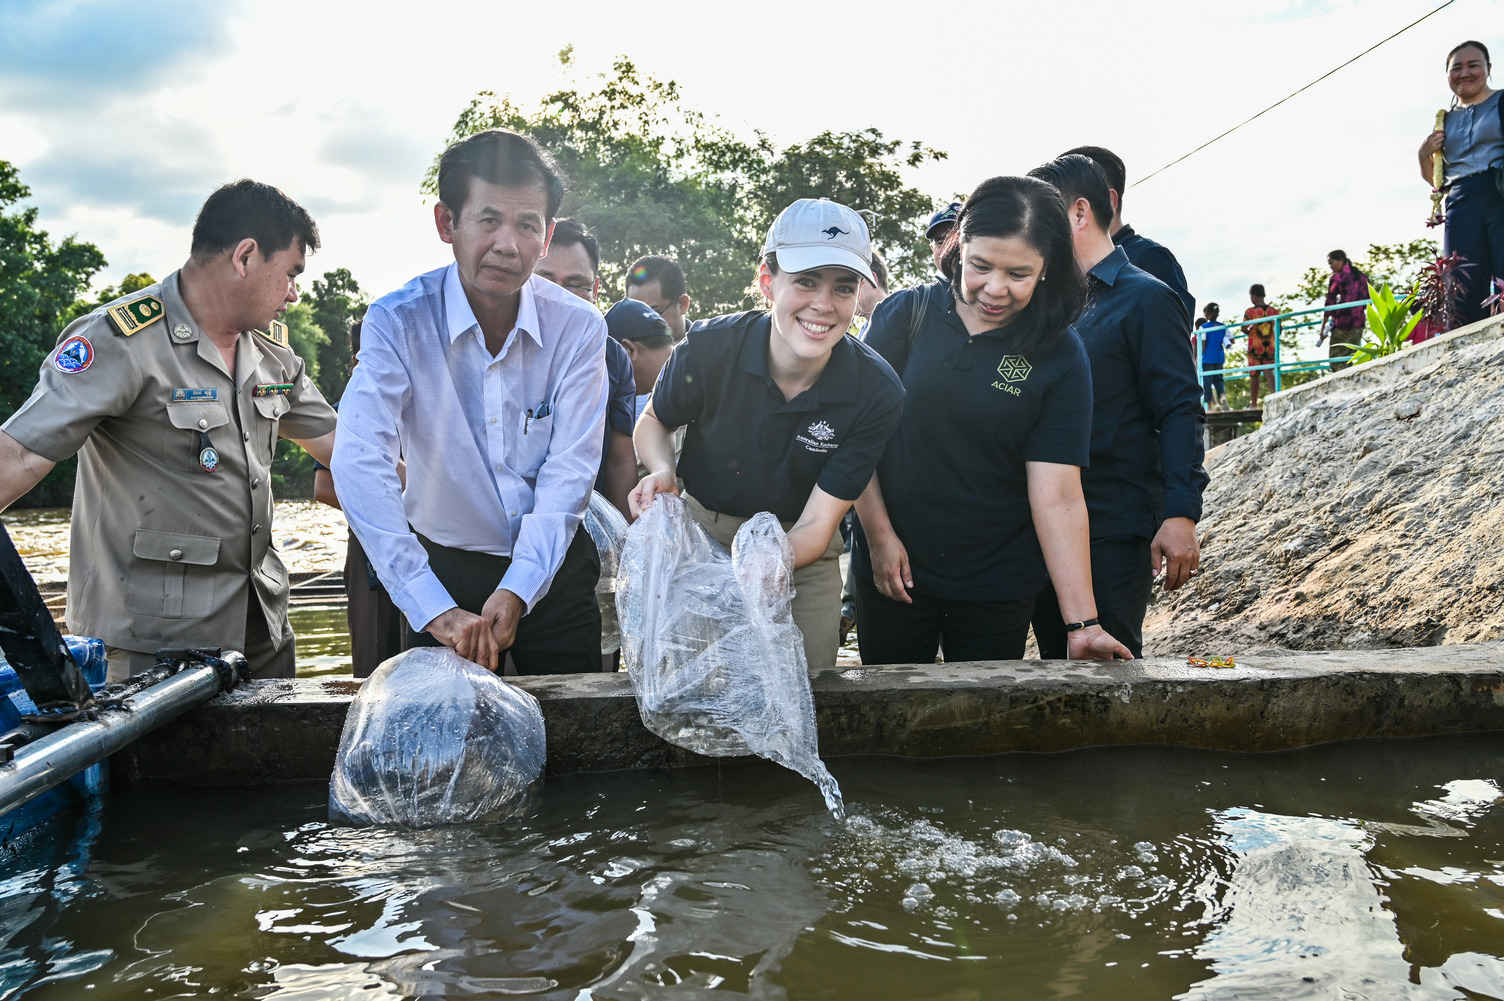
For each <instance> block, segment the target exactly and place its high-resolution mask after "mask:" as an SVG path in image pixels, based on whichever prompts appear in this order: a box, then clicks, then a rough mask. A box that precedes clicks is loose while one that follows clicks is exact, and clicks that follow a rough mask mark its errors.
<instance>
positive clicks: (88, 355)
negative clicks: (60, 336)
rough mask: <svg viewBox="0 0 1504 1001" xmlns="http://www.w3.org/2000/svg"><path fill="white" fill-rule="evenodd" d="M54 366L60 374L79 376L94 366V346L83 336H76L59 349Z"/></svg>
mask: <svg viewBox="0 0 1504 1001" xmlns="http://www.w3.org/2000/svg"><path fill="white" fill-rule="evenodd" d="M52 364H54V365H56V366H57V370H58V371H59V372H65V373H67V374H68V375H77V374H78V373H79V372H82V371H83V370H84V369H86V368H88V367H89V366H90V365H92V364H94V345H92V344H90V343H89V339H88V338H87V337H85V336H84V335H83V334H74V335H73V336H72V337H70V338H68V339H67V340H66V341H64V342H63V343H62V344H61V345H60V346H59V347H58V349H57V355H56V356H54V357H53V359H52Z"/></svg>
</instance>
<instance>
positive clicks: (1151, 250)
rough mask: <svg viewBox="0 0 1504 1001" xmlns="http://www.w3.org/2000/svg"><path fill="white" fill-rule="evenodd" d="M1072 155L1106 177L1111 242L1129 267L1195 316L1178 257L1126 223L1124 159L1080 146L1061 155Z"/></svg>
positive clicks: (1114, 154)
mask: <svg viewBox="0 0 1504 1001" xmlns="http://www.w3.org/2000/svg"><path fill="white" fill-rule="evenodd" d="M1071 153H1078V154H1080V155H1081V156H1084V157H1086V158H1087V159H1088V160H1090V161H1092V162H1093V163H1095V164H1096V165H1097V166H1098V167H1101V168H1102V173H1103V174H1106V175H1107V187H1108V192H1107V196H1108V198H1110V199H1111V200H1112V226H1111V227H1110V228H1109V229H1108V232H1109V233H1110V234H1112V242H1113V243H1115V244H1117V245H1118V246H1119V247H1122V248H1123V253H1125V254H1127V255H1128V263H1130V264H1132V265H1133V266H1134V267H1136V268H1139V269H1141V270H1143V271H1147V272H1149V274H1151V275H1153V276H1154V277H1155V278H1158V279H1159V280H1160V281H1162V282H1164V283H1165V284H1166V285H1168V286H1170V290H1171V291H1173V292H1174V293H1175V294H1176V295H1178V296H1180V301H1181V302H1182V303H1183V304H1184V305H1185V315H1186V316H1187V317H1193V316H1195V315H1196V297H1195V296H1193V295H1191V292H1190V289H1188V288H1186V284H1185V272H1184V271H1182V270H1181V269H1180V262H1179V261H1177V260H1176V259H1175V255H1174V254H1172V253H1170V251H1169V250H1168V249H1167V248H1166V247H1165V246H1164V245H1163V244H1159V243H1155V242H1154V241H1153V240H1151V239H1149V238H1148V237H1147V236H1141V235H1140V234H1138V233H1137V232H1135V231H1134V229H1133V227H1132V226H1129V225H1126V224H1125V223H1124V222H1123V189H1124V188H1125V187H1127V184H1128V169H1127V168H1126V167H1124V166H1123V161H1122V159H1121V158H1120V157H1119V156H1118V155H1117V154H1116V153H1114V152H1112V150H1109V149H1103V148H1102V147H1101V146H1077V147H1076V148H1075V149H1073V150H1069V151H1067V152H1066V153H1062V154H1061V155H1062V156H1069V155H1070V154H1071Z"/></svg>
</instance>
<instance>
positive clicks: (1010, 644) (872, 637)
mask: <svg viewBox="0 0 1504 1001" xmlns="http://www.w3.org/2000/svg"><path fill="white" fill-rule="evenodd" d="M852 577H853V583H854V584H855V586H856V638H857V648H858V649H859V650H860V651H861V654H862V663H863V664H933V663H934V662H935V655H936V654H937V653H939V651H940V646H941V644H942V643H943V644H944V646H945V661H946V663H948V664H959V663H961V662H963V661H968V660H1018V659H1019V658H1020V657H1022V656H1023V655H1024V642H1025V641H1026V640H1027V639H1028V637H1029V612H1030V611H1031V610H1032V609H1033V608H1034V599H1032V598H1025V599H1023V600H1021V601H954V600H951V599H949V598H935V597H931V596H930V595H926V594H916V593H914V592H912V591H911V592H910V593H909V597H911V598H913V599H914V602H913V604H908V605H906V604H904V603H903V602H901V601H894V600H893V599H891V598H885V597H884V596H883V595H882V593H881V592H880V591H878V589H877V585H875V584H873V583H872V581H871V580H867V579H863V578H862V577H861V576H860V575H859V574H852Z"/></svg>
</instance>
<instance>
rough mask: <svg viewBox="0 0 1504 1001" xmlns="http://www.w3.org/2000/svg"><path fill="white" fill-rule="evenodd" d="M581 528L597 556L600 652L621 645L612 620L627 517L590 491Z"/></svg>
mask: <svg viewBox="0 0 1504 1001" xmlns="http://www.w3.org/2000/svg"><path fill="white" fill-rule="evenodd" d="M584 529H585V531H586V532H589V533H590V541H591V542H594V543H595V551H596V552H597V553H598V554H600V558H601V577H600V581H599V582H597V583H596V585H595V595H596V600H597V601H599V602H600V606H601V653H603V654H607V653H615V652H616V651H617V650H620V649H621V630H620V629H619V628H618V627H617V624H616V597H615V593H614V592H615V591H616V570H617V567H619V566H620V565H621V547H622V546H624V545H625V544H626V541H627V519H626V517H625V516H624V515H623V514H622V513H621V512H620V511H618V510H617V509H616V505H615V504H612V503H611V502H610V501H608V500H606V498H604V497H602V496H601V495H600V494H599V493H597V492H594V491H592V492H591V494H590V508H589V510H587V511H586V512H585V521H584Z"/></svg>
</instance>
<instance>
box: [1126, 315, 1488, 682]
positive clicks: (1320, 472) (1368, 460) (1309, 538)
mask: <svg viewBox="0 0 1504 1001" xmlns="http://www.w3.org/2000/svg"><path fill="white" fill-rule="evenodd" d="M1271 403H1272V405H1271V406H1270V407H1269V408H1268V409H1267V410H1266V412H1265V417H1266V421H1265V423H1264V425H1263V427H1262V428H1260V429H1259V430H1258V431H1257V432H1255V433H1253V434H1250V435H1247V436H1245V437H1242V438H1239V439H1236V440H1235V441H1233V442H1231V443H1229V444H1228V445H1226V446H1224V447H1223V448H1222V449H1220V450H1218V451H1217V452H1216V453H1214V454H1213V455H1212V456H1210V457H1209V460H1208V466H1209V467H1210V469H1211V477H1212V481H1211V486H1210V488H1209V489H1208V490H1207V493H1206V498H1205V502H1206V503H1205V515H1204V517H1203V519H1202V521H1201V525H1200V536H1201V546H1202V564H1201V572H1200V573H1199V575H1198V576H1197V577H1196V578H1194V579H1193V581H1192V583H1191V584H1189V585H1187V586H1185V587H1183V588H1181V589H1180V590H1179V591H1177V592H1174V593H1171V594H1163V593H1161V594H1158V596H1157V600H1156V602H1155V604H1154V605H1153V606H1152V607H1151V608H1150V610H1149V616H1148V619H1147V621H1146V622H1145V637H1144V639H1145V643H1144V646H1145V653H1147V654H1149V655H1150V656H1187V655H1197V656H1202V655H1223V654H1234V653H1246V652H1249V651H1252V650H1258V649H1265V648H1270V647H1283V648H1286V649H1292V650H1335V649H1372V648H1378V647H1398V646H1432V645H1437V644H1442V643H1470V642H1476V641H1480V640H1495V639H1501V638H1504V504H1501V503H1500V499H1501V496H1504V321H1499V320H1495V321H1490V322H1489V323H1487V324H1484V325H1480V327H1477V328H1470V329H1469V330H1467V331H1460V332H1458V333H1456V334H1453V335H1450V336H1448V337H1445V338H1441V339H1440V340H1438V341H1433V342H1430V343H1428V344H1425V345H1422V346H1420V347H1417V348H1411V349H1407V350H1406V351H1404V352H1401V353H1400V354H1399V355H1397V356H1395V357H1393V358H1390V359H1384V360H1383V361H1379V362H1371V363H1369V364H1367V365H1363V366H1359V367H1357V368H1355V369H1352V370H1350V371H1347V372H1344V373H1341V374H1338V375H1334V376H1330V377H1327V378H1325V379H1323V380H1321V381H1320V382H1318V383H1313V384H1309V385H1307V386H1302V387H1298V388H1297V389H1295V390H1292V391H1290V392H1289V393H1286V394H1281V395H1280V396H1278V397H1275V399H1274V400H1273V401H1271Z"/></svg>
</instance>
